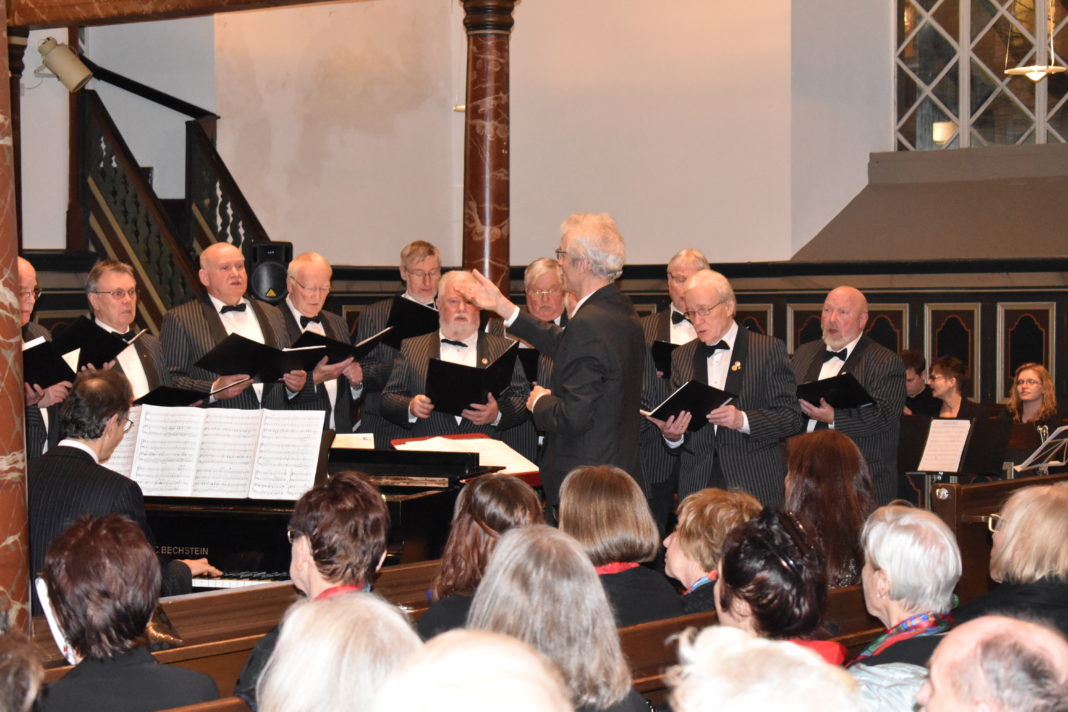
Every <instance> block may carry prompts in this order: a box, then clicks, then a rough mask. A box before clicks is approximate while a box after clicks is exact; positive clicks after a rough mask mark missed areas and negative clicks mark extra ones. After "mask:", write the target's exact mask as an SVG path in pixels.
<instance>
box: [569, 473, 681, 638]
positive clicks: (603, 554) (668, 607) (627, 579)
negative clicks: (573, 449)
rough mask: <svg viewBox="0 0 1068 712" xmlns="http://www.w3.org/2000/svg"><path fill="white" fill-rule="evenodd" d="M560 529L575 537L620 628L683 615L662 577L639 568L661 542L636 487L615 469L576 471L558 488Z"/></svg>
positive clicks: (649, 513)
mask: <svg viewBox="0 0 1068 712" xmlns="http://www.w3.org/2000/svg"><path fill="white" fill-rule="evenodd" d="M560 529H561V530H562V531H563V532H565V533H567V534H569V535H571V536H572V537H574V538H575V539H576V540H577V541H578V542H579V544H581V545H582V548H583V549H585V550H586V553H587V554H588V555H589V557H590V561H592V562H593V565H594V566H595V567H596V568H597V573H598V575H600V577H601V583H602V584H603V585H604V590H605V593H606V594H607V595H608V601H609V603H611V604H612V611H613V612H614V613H615V617H616V625H618V626H620V627H623V626H628V625H636V624H638V623H645V622H647V621H653V620H659V619H661V618H673V617H674V616H678V615H682V601H681V600H680V599H679V595H678V594H677V593H675V589H674V588H673V587H672V586H671V583H670V582H669V581H668V580H667V579H666V578H665V577H664V575H663V574H661V573H660V572H658V571H654V570H653V569H650V568H647V567H645V566H641V564H642V563H643V562H648V561H652V560H653V559H654V558H656V555H657V552H658V551H659V550H660V536H659V533H658V531H657V528H656V522H654V521H653V515H652V513H651V512H650V511H649V503H648V502H646V500H645V495H644V494H643V493H642V491H641V488H640V487H639V486H638V483H637V482H635V481H634V479H633V478H631V477H630V476H629V475H628V474H627V473H626V472H624V471H623V470H621V469H619V468H618V467H612V466H611V465H596V466H593V465H591V466H587V467H577V468H575V469H574V470H572V471H571V472H570V473H569V474H568V475H567V477H566V478H564V484H563V486H561V488H560Z"/></svg>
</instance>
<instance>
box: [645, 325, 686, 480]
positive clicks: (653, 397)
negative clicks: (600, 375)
mask: <svg viewBox="0 0 1068 712" xmlns="http://www.w3.org/2000/svg"><path fill="white" fill-rule="evenodd" d="M641 323H642V333H643V334H644V336H645V343H646V345H647V348H646V350H645V361H646V368H645V371H644V372H643V374H642V408H644V409H645V410H652V409H653V408H655V407H656V406H658V405H660V404H661V403H663V402H664V399H665V398H667V397H668V396H669V395H671V388H670V384H671V379H669V378H661V377H660V376H658V375H656V364H655V363H654V362H653V353H652V350H651V346H652V343H653V342H654V341H668V342H670V341H671V309H670V307H669V308H667V309H661V310H660V311H658V312H653V313H652V314H649V315H647V316H644V317H642V319H641ZM641 457H642V472H643V473H644V474H645V479H646V481H647V482H650V483H655V482H665V481H667V480H668V479H669V478H670V477H671V473H672V471H673V470H674V468H675V464H676V463H677V462H678V460H677V459H676V458H675V457H674V455H673V453H670V452H668V450H667V448H666V446H665V445H664V438H663V436H662V435H661V434H660V430H659V429H658V428H657V427H656V426H655V425H653V424H652V423H650V422H649V421H648V420H646V419H645V418H642V420H641Z"/></svg>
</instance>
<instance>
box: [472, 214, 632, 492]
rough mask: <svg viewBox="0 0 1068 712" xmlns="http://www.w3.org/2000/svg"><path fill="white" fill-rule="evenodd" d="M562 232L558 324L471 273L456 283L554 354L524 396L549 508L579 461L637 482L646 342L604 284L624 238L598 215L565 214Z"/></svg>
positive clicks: (626, 306)
mask: <svg viewBox="0 0 1068 712" xmlns="http://www.w3.org/2000/svg"><path fill="white" fill-rule="evenodd" d="M561 230H562V233H563V234H562V236H561V238H560V247H559V248H558V249H557V250H556V257H557V260H558V261H559V262H560V266H561V268H562V269H563V272H564V286H565V288H566V289H567V291H569V292H571V293H572V294H574V295H575V297H576V298H577V299H578V303H577V304H576V306H575V309H574V310H573V311H572V314H571V319H570V321H568V324H567V329H566V330H565V329H561V328H560V327H558V326H556V325H554V324H546V323H545V322H542V321H538V320H537V319H535V318H534V317H532V316H530V315H529V314H523V313H521V311H520V309H519V307H517V306H516V305H515V304H513V303H512V302H511V301H510V300H509V299H508V298H507V297H505V296H504V295H503V294H501V292H500V290H499V289H498V288H497V286H496V285H495V284H493V283H492V282H490V281H489V280H488V279H487V278H486V277H484V276H483V275H481V274H479V273H477V272H473V273H472V274H473V275H474V277H475V279H476V280H478V285H477V287H476V288H464V287H461V293H463V294H464V295H465V296H466V297H467V298H468V299H469V300H471V301H472V302H473V303H474V304H476V305H477V306H479V307H481V308H482V309H488V310H491V311H494V312H496V313H497V314H498V315H499V316H501V317H502V318H504V319H505V327H507V328H508V329H509V330H510V331H511V332H512V333H513V334H515V335H517V336H518V337H520V338H522V339H524V340H526V341H529V342H530V343H531V344H533V345H534V347H535V348H537V349H538V350H539V351H541V352H542V353H544V354H546V355H548V356H549V357H550V358H552V360H553V373H552V378H551V379H550V381H549V384H548V385H549V387H548V388H546V387H545V386H543V385H541V384H539V385H537V386H535V387H534V388H533V389H531V392H530V397H529V398H528V400H527V408H528V409H529V410H530V411H531V413H532V414H533V419H534V426H535V427H536V428H537V429H538V430H539V431H542V432H544V433H545V457H544V461H543V463H542V467H541V481H542V484H543V486H544V487H545V494H546V497H547V498H548V500H549V504H550V505H553V506H556V505H557V504H558V503H559V501H560V485H561V484H562V483H563V480H564V477H565V476H566V475H567V473H568V472H570V471H571V470H572V469H574V468H575V467H578V466H580V465H615V466H616V467H619V468H622V469H623V470H624V471H626V472H627V473H629V474H630V475H631V476H632V477H634V478H635V479H636V480H637V481H638V482H639V483H641V482H642V475H641V460H640V458H639V456H638V428H639V421H640V418H639V416H638V411H639V410H640V407H641V396H642V393H641V389H642V369H643V368H644V366H645V342H644V341H643V339H642V327H641V324H639V323H638V315H637V314H635V312H634V307H633V306H632V305H631V303H630V299H628V298H627V297H626V296H625V295H624V294H623V293H622V292H620V291H619V288H618V287H617V286H616V285H615V284H613V282H614V281H615V280H616V279H617V278H618V277H619V275H620V274H622V272H623V263H624V262H625V261H626V249H625V247H624V244H623V238H622V237H621V236H620V234H619V231H618V229H617V228H616V223H615V220H613V219H612V218H611V217H610V216H608V215H606V214H592V213H580V214H575V215H571V216H570V217H568V218H567V219H566V220H564V222H563V224H562V225H561Z"/></svg>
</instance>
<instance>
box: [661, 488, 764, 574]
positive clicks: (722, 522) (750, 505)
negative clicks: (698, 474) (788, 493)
mask: <svg viewBox="0 0 1068 712" xmlns="http://www.w3.org/2000/svg"><path fill="white" fill-rule="evenodd" d="M761 509H762V507H761V505H760V502H759V501H758V500H757V499H756V498H755V497H753V496H752V495H750V494H747V493H746V492H742V491H738V490H732V491H727V490H722V489H717V488H715V487H709V488H706V489H703V490H700V491H698V492H694V493H693V494H691V495H689V496H687V497H686V498H685V499H684V500H682V503H681V504H680V505H679V512H678V524H676V525H675V538H676V540H677V541H678V543H679V546H681V547H682V549H683V551H685V552H686V555H687V556H689V557H690V558H691V559H693V560H694V561H697V562H699V563H700V564H701V566H702V568H703V569H704V570H705V571H713V570H715V568H716V566H717V565H718V564H719V558H720V555H721V554H722V552H723V541H724V540H725V539H726V538H727V535H728V534H729V533H730V532H731V531H732V530H733V529H734V528H735V527H737V526H739V525H741V524H744V523H745V522H747V521H749V520H750V519H752V518H753V517H755V516H756V515H758V514H760V510H761Z"/></svg>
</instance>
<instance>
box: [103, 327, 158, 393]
mask: <svg viewBox="0 0 1068 712" xmlns="http://www.w3.org/2000/svg"><path fill="white" fill-rule="evenodd" d="M93 321H95V322H96V325H97V326H99V327H100V328H101V329H103V330H104V331H106V332H108V333H110V334H122V333H125V332H122V331H119V330H118V329H113V328H111V327H110V326H108V325H107V324H105V323H104V322H102V321H100V320H99V319H94V320H93ZM126 328H127V329H129V328H130V327H129V326H127V327H126ZM115 358H116V360H117V361H118V362H119V365H120V366H122V372H123V373H124V374H126V378H127V380H129V381H130V388H131V389H132V390H133V397H134V400H137V399H138V398H140V397H141V396H143V395H145V394H146V393H148V391H149V387H148V374H147V373H145V365H144V364H143V363H142V362H141V356H140V354H138V353H137V347H135V346H134V345H133V344H130V345H129V346H127V347H126V348H124V349H123V350H122V351H120V352H119V355H118V356H116V357H115Z"/></svg>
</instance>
